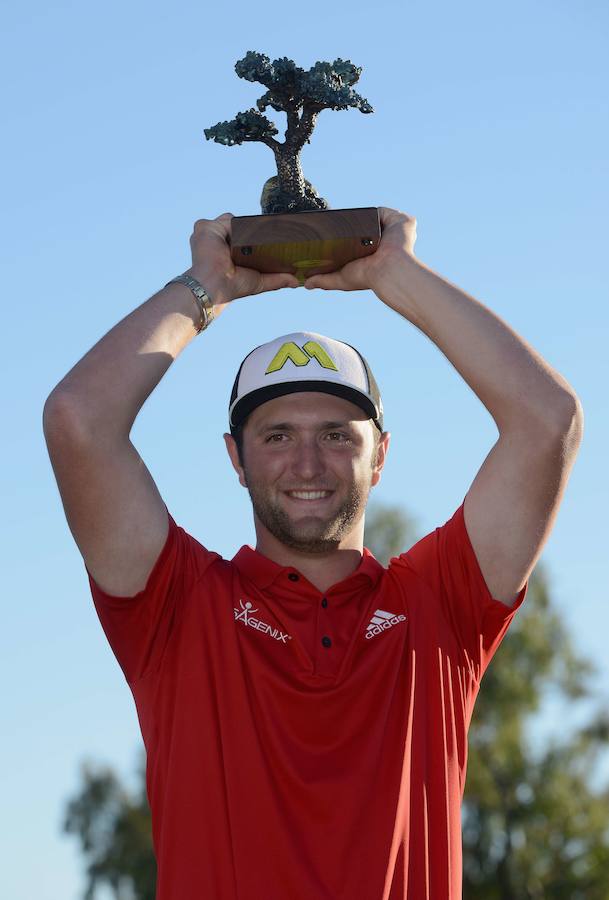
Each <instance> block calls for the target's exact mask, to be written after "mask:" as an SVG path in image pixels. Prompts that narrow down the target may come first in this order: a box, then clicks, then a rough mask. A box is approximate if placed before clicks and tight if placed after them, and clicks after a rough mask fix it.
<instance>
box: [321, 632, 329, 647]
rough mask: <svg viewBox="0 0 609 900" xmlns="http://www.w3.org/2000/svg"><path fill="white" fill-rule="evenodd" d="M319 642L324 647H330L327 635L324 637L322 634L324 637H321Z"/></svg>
mask: <svg viewBox="0 0 609 900" xmlns="http://www.w3.org/2000/svg"><path fill="white" fill-rule="evenodd" d="M321 642H322V644H323V645H324V647H331V646H332V641H331V640H330V638H329V637H328V636H327V635H325V634H324V636H323V637H322V639H321Z"/></svg>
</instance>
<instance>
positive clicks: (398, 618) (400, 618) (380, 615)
mask: <svg viewBox="0 0 609 900" xmlns="http://www.w3.org/2000/svg"><path fill="white" fill-rule="evenodd" d="M405 621H406V616H404V615H402V613H400V614H399V615H396V613H390V612H387V610H385V609H377V610H376V612H375V613H374V615H373V616H372V618H371V619H370V622H369V623H368V627H367V628H366V640H368V639H369V638H373V637H375V636H376V635H377V634H380V633H381V631H387V629H388V628H391V627H392V626H393V625H397V624H398V622H405Z"/></svg>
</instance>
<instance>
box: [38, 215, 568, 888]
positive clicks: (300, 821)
mask: <svg viewBox="0 0 609 900" xmlns="http://www.w3.org/2000/svg"><path fill="white" fill-rule="evenodd" d="M380 211H381V225H382V239H381V243H380V246H379V248H378V250H377V251H376V253H375V254H373V256H370V257H366V258H365V259H362V260H356V261H354V262H352V263H349V264H348V265H346V266H345V267H344V268H343V269H341V270H340V271H338V272H335V273H332V274H328V275H324V276H316V277H314V278H310V279H308V280H307V283H306V287H307V288H308V289H312V288H318V289H321V290H326V289H330V290H342V291H350V290H366V289H368V290H372V291H373V292H374V294H375V295H376V297H377V298H378V299H379V300H380V301H381V302H382V303H384V304H385V305H386V306H389V307H390V308H391V309H393V310H395V311H396V312H397V313H399V314H400V316H402V317H403V318H404V319H406V320H407V321H409V322H411V323H412V324H414V325H415V326H416V327H417V328H418V329H419V330H420V331H422V332H423V333H424V334H426V335H427V336H428V337H429V338H430V339H431V340H433V341H434V343H435V344H436V345H437V346H438V347H439V349H440V350H441V351H442V352H443V353H444V354H445V356H446V357H447V359H449V360H450V362H451V363H452V364H453V366H454V367H455V369H456V370H457V371H458V373H459V374H460V375H461V376H462V377H463V378H464V379H465V381H466V382H467V383H468V384H469V386H470V387H471V388H472V390H473V391H474V392H475V393H476V395H477V396H478V397H479V399H480V400H481V402H482V403H483V404H484V405H485V406H486V408H487V409H488V411H489V413H490V414H491V416H492V417H493V419H494V421H495V423H496V425H497V429H498V432H499V438H498V440H497V442H496V443H495V445H494V446H493V447H492V448H491V450H490V452H489V454H488V456H487V458H486V459H485V460H484V462H483V464H482V466H481V467H480V470H479V472H478V474H477V475H476V478H475V479H474V481H473V483H472V485H471V486H470V488H469V490H468V492H467V494H466V496H465V498H464V500H463V502H462V503H461V504H460V505H459V507H458V508H457V509H456V510H449V511H450V512H451V513H452V515H451V516H450V517H449V518H448V519H447V520H446V521H445V522H444V524H442V525H440V526H438V527H437V528H435V529H434V530H433V531H432V532H430V533H429V534H428V535H426V536H425V537H423V538H422V539H421V540H420V541H418V542H417V543H416V544H415V545H414V546H413V547H411V548H410V549H407V548H405V549H404V552H402V553H401V554H399V555H398V556H396V557H395V558H394V559H392V560H391V561H390V564H389V566H388V567H386V568H385V567H383V566H382V565H381V564H380V563H379V562H378V561H377V560H376V559H375V558H374V556H373V555H372V554H371V553H370V551H369V550H368V549H367V548H365V547H364V546H363V535H364V516H365V508H366V504H367V501H368V497H369V493H370V490H371V489H372V488H374V486H375V485H376V484H378V482H379V480H380V478H381V473H382V469H383V467H384V465H385V463H386V460H387V456H388V449H389V440H390V436H389V433H388V432H387V431H385V430H384V423H383V405H382V402H381V397H380V392H379V388H378V385H377V383H376V381H375V379H374V376H373V375H372V372H371V369H370V366H369V365H368V363H367V361H366V359H365V358H364V357H363V356H362V355H361V353H360V352H359V351H358V350H356V349H355V348H354V347H352V346H350V345H349V344H348V343H345V342H344V341H342V340H338V339H335V338H330V337H327V336H324V335H321V334H317V333H314V332H294V333H292V334H287V335H282V336H280V337H276V338H274V339H271V340H270V341H268V342H267V343H264V344H262V345H260V346H258V347H255V348H254V349H253V350H252V351H251V352H250V353H249V354H248V355H247V356H246V358H245V359H244V360H243V362H242V363H241V365H240V366H239V368H238V371H237V374H236V377H235V381H234V384H233V389H232V393H231V396H230V401H229V409H228V419H229V432H227V433H226V434H225V435H224V439H225V442H226V447H227V450H228V454H229V457H230V461H231V463H232V465H233V467H234V469H235V472H236V473H237V475H238V478H239V481H240V483H241V485H242V486H243V487H244V488H246V489H247V490H248V492H249V496H250V498H251V502H252V509H253V517H254V526H255V532H256V546H255V548H254V547H252V546H250V545H244V546H243V547H241V549H240V550H239V551H238V552H237V554H236V555H235V556H234V557H233V559H230V560H229V559H224V558H222V556H221V555H220V554H219V553H217V552H216V551H214V550H213V549H211V548H208V546H207V539H205V538H204V542H205V543H200V542H199V541H198V540H196V539H195V538H194V537H192V536H191V535H189V534H188V533H187V532H186V531H185V530H184V529H183V528H181V527H179V526H178V525H177V523H176V522H175V520H174V519H173V517H172V516H171V515H170V513H169V511H168V510H167V507H166V506H165V504H164V502H163V500H162V498H161V496H160V494H159V492H158V490H157V488H156V485H155V483H154V481H153V479H152V477H151V475H150V473H149V472H148V470H147V469H146V467H145V465H144V463H143V461H142V460H141V458H140V456H139V454H138V452H137V451H136V449H135V447H134V446H133V444H132V443H131V441H130V439H129V434H130V431H131V427H132V425H133V422H134V420H135V418H136V416H137V414H138V412H139V410H140V408H141V406H142V404H143V403H144V401H145V399H146V398H147V397H148V395H149V394H150V392H151V391H152V390H153V389H154V388H155V386H156V385H157V384H158V383H159V381H160V380H161V378H162V377H163V375H164V374H165V372H166V371H167V369H168V368H169V365H170V364H171V362H172V361H173V359H175V357H176V356H177V355H178V354H179V353H180V352H181V351H182V350H183V349H184V347H185V346H186V345H187V344H188V343H189V342H190V341H191V340H192V338H193V337H194V336H195V334H197V333H200V332H202V331H204V330H205V329H207V327H208V326H209V325H210V324H211V323H212V321H213V319H214V318H215V317H216V316H217V315H219V314H220V313H222V312H223V310H224V309H225V307H226V306H227V305H228V304H229V303H231V302H233V301H234V300H236V299H237V298H240V297H246V296H249V295H252V294H257V293H260V292H262V291H267V290H276V289H279V288H282V287H296V286H297V285H298V282H297V281H296V279H295V278H293V277H292V276H289V275H264V274H261V273H257V272H253V271H251V270H248V269H243V268H235V267H234V266H233V265H232V263H231V260H230V252H229V244H228V241H229V236H230V218H231V216H230V214H228V213H226V214H224V215H223V216H219V217H218V218H217V219H212V220H199V221H198V222H196V223H195V229H194V232H193V235H192V237H191V247H192V256H193V265H192V267H191V269H189V270H188V272H187V273H185V274H184V275H183V276H178V279H173V280H172V281H171V282H169V283H168V284H167V285H166V286H165V287H164V288H163V289H162V290H161V291H159V292H158V293H157V294H155V295H154V296H153V297H151V298H150V299H149V300H147V301H146V302H145V303H144V304H142V305H141V306H140V307H139V308H137V309H136V310H135V311H134V312H132V313H131V314H130V315H128V316H127V317H126V318H125V319H124V320H123V321H122V322H120V323H118V325H116V326H115V327H114V328H113V329H112V330H111V331H110V332H108V334H107V335H105V336H104V337H103V338H102V339H101V340H100V341H99V342H98V343H97V344H96V345H95V346H94V347H93V348H92V349H91V350H90V351H89V352H88V353H87V354H86V355H85V356H84V357H83V358H82V359H81V360H80V362H78V363H77V365H76V366H75V367H74V368H73V369H72V370H71V371H70V372H69V373H68V374H67V375H66V376H65V378H64V379H63V380H62V381H61V382H60V383H59V385H58V386H57V387H56V388H55V389H54V390H53V391H52V393H51V394H50V395H49V398H48V400H47V403H46V405H45V411H44V429H45V436H46V439H47V444H48V447H49V453H50V456H51V461H52V464H53V468H54V471H55V475H56V478H57V482H58V485H59V489H60V493H61V498H62V501H63V504H64V509H65V512H66V516H67V519H68V523H69V526H70V529H71V531H72V533H73V535H74V538H75V540H76V542H77V544H78V547H79V549H80V551H81V553H82V556H83V559H84V562H85V565H86V570H87V573H88V578H89V584H90V588H91V592H92V596H93V601H94V604H95V608H96V610H97V613H98V616H99V619H100V622H101V624H102V627H103V629H104V631H105V634H106V636H107V639H108V641H109V643H110V645H111V647H112V649H113V651H114V653H115V655H116V658H117V660H118V663H119V665H120V666H121V669H122V671H123V673H124V675H125V678H126V681H127V683H128V685H129V687H130V689H131V692H132V694H133V697H134V700H135V703H136V707H137V713H138V718H139V723H140V726H141V731H142V736H143V739H144V743H145V746H146V751H147V771H146V784H147V791H148V798H149V801H150V807H151V813H152V829H153V838H154V849H155V855H156V859H157V866H158V880H157V893H156V897H157V900H204V898H209V900H262V898H264V900H288V898H289V900H347V898H349V900H458V898H460V897H461V882H462V860H461V821H460V806H461V800H462V796H463V789H464V785H465V778H466V766H467V731H468V727H469V723H470V721H471V717H472V713H473V709H474V704H475V700H476V696H477V694H478V691H479V689H480V684H481V681H482V677H483V675H484V672H485V670H486V668H487V666H488V665H489V663H490V661H491V659H492V657H493V655H494V653H495V651H496V650H497V648H498V646H499V644H500V642H501V640H502V639H503V637H504V636H505V634H506V631H507V629H508V627H509V624H510V622H511V621H512V619H513V618H514V616H515V614H516V612H517V610H518V608H519V607H520V605H521V604H522V602H523V601H524V599H525V595H526V591H527V586H528V579H529V576H530V574H531V572H532V570H533V568H534V566H535V563H536V561H537V559H538V558H539V556H540V554H541V551H542V548H543V546H544V545H545V543H546V541H547V539H548V536H549V534H550V532H551V529H552V526H553V523H554V520H555V518H556V514H557V512H558V507H559V505H560V502H561V499H562V496H563V494H564V490H565V487H566V484H567V481H568V477H569V474H570V471H571V469H572V466H573V463H574V461H575V458H576V455H577V451H578V448H579V445H580V442H581V438H582V433H583V413H582V410H581V404H580V403H579V400H578V398H577V396H576V394H575V392H574V391H573V389H572V388H571V386H570V385H569V384H568V382H566V380H565V379H564V378H563V377H562V376H561V375H560V374H559V373H557V372H556V371H555V370H554V369H553V368H552V367H551V366H550V365H549V364H548V363H547V362H545V360H543V359H542V358H541V356H540V355H539V354H538V353H536V351H535V350H533V348H532V347H530V345H529V344H527V343H526V342H525V341H524V340H523V339H522V338H520V337H519V336H518V335H517V334H516V333H515V332H514V331H513V330H512V329H510V328H509V326H507V325H506V324H505V323H504V322H503V321H502V320H501V319H499V318H498V317H497V316H496V315H495V314H494V313H492V312H491V310H489V309H488V308H487V307H485V306H483V305H482V304H481V303H479V302H478V301H476V300H474V299H473V298H472V297H470V296H469V295H467V294H465V293H464V292H462V291H460V290H459V289H458V288H456V287H455V286H454V285H452V284H450V283H449V282H447V281H446V280H445V279H443V278H442V277H441V276H439V275H438V274H437V273H435V272H433V271H432V270H431V269H429V268H428V267H426V266H425V265H424V264H423V263H421V262H419V261H418V260H417V259H416V257H415V256H414V252H413V251H414V242H415V225H416V223H415V220H414V219H413V218H412V217H410V216H408V215H406V214H405V213H402V212H399V211H397V210H391V209H387V208H385V207H382V208H381V210H380ZM404 374H405V373H396V377H404ZM402 412H403V411H400V410H397V411H396V414H401V413H402ZM188 477H192V475H189V476H188ZM202 530H204V531H206V532H207V534H208V535H209V541H210V542H211V541H213V511H210V514H209V516H208V520H207V525H205V524H203V525H202ZM497 664H500V661H498V663H497Z"/></svg>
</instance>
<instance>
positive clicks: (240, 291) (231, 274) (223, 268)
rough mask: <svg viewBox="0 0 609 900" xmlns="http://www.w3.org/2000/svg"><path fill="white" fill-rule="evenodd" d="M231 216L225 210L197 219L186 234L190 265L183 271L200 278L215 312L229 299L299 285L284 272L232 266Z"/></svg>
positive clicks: (229, 300) (198, 279)
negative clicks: (190, 257)
mask: <svg viewBox="0 0 609 900" xmlns="http://www.w3.org/2000/svg"><path fill="white" fill-rule="evenodd" d="M232 218H233V215H232V213H228V212H227V213H223V214H222V215H221V216H218V217H217V218H216V219H198V220H197V221H196V222H195V225H194V231H193V233H192V235H191V237H190V248H191V251H192V267H191V268H190V269H187V274H188V275H192V277H193V278H196V279H197V281H200V282H201V284H202V285H203V287H204V288H205V290H206V291H207V292H208V294H209V296H210V297H211V300H212V303H213V305H214V314H215V315H218V314H219V313H220V312H222V310H223V309H224V307H225V306H227V304H228V303H230V302H231V300H237V299H239V298H240V297H248V296H251V295H252V294H262V293H264V292H265V291H278V290H280V289H281V288H287V287H299V286H300V283H299V281H298V279H297V278H296V276H295V275H289V274H288V273H286V272H277V273H267V272H258V271H256V270H255V269H246V268H244V267H243V266H235V264H234V263H233V261H232V259H231V255H230V232H231V219H232Z"/></svg>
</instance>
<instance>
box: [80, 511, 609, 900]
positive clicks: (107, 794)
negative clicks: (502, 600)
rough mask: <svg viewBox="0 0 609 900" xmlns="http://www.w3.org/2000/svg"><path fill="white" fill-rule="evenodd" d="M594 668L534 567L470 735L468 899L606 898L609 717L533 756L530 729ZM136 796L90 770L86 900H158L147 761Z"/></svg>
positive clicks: (577, 690)
mask: <svg viewBox="0 0 609 900" xmlns="http://www.w3.org/2000/svg"><path fill="white" fill-rule="evenodd" d="M416 539H417V536H416V535H415V531H414V526H413V523H412V520H411V519H409V518H408V517H407V516H406V515H405V514H404V512H403V511H402V510H401V508H400V507H396V506H382V505H375V506H373V507H372V508H369V509H368V511H367V515H366V527H365V535H364V544H365V546H367V547H368V548H369V549H370V550H371V551H372V552H373V553H374V555H375V556H376V558H377V559H378V560H379V561H380V562H383V564H387V562H388V560H389V559H390V558H391V557H392V556H396V555H398V554H399V553H402V552H405V551H406V550H407V549H408V548H409V547H410V546H412V544H413V543H414V542H415V541H416ZM595 671H596V669H595V667H594V666H593V665H592V664H591V663H590V662H589V661H587V660H584V659H582V658H581V657H579V656H578V655H577V654H576V652H575V650H574V647H573V645H572V642H571V638H570V635H569V632H568V631H567V629H566V628H565V626H564V625H563V623H562V621H561V618H560V616H559V615H558V614H557V613H556V611H555V610H554V609H553V608H552V604H551V601H550V595H549V590H548V584H547V579H546V576H545V573H544V570H543V568H542V566H541V565H539V564H538V565H537V567H536V569H535V572H534V574H533V577H532V578H531V582H530V585H529V590H528V593H527V599H526V600H525V602H524V604H523V605H522V607H521V608H520V609H519V610H518V612H517V614H516V617H515V619H514V621H513V622H512V624H511V626H510V629H509V632H508V634H507V635H506V637H505V638H504V640H503V643H502V644H501V646H500V647H499V649H498V651H497V652H496V654H495V657H494V658H493V660H492V662H491V664H490V666H489V668H488V669H487V671H486V673H485V675H484V677H483V679H482V683H481V688H480V693H479V695H478V698H477V700H476V707H475V710H474V715H473V719H472V723H471V727H470V731H469V761H468V770H467V782H466V785H465V795H464V801H463V816H462V820H463V896H464V898H465V900H548V898H551V900H609V788H608V787H607V786H604V787H602V788H598V787H594V786H593V783H592V782H593V776H594V774H595V769H596V767H597V766H598V763H599V762H600V761H602V759H603V758H606V756H605V754H606V750H607V746H608V743H609V712H608V711H607V710H606V709H604V708H602V709H601V710H600V711H598V712H596V713H594V714H592V716H591V717H590V718H589V721H588V723H587V724H586V725H585V726H583V727H580V728H578V729H575V730H571V731H570V732H569V733H568V734H566V735H564V737H563V739H562V740H561V741H558V740H557V739H556V738H552V739H548V740H547V741H546V745H545V746H544V748H543V750H542V752H538V753H535V752H533V749H532V747H531V746H530V741H529V739H528V730H529V729H530V727H531V726H532V725H534V724H535V715H536V713H538V712H539V710H540V708H541V707H542V705H543V701H544V700H545V699H546V698H547V697H548V696H553V697H558V698H562V699H563V701H564V702H565V703H570V704H571V706H572V707H573V706H574V705H575V704H577V703H578V702H580V703H581V702H582V701H587V703H588V704H589V703H590V701H591V699H592V698H593V696H594V695H593V691H592V689H591V687H590V680H591V678H592V676H593V675H594V674H595ZM139 777H140V783H141V790H140V793H139V795H138V796H137V797H135V798H131V797H130V796H129V795H128V793H127V792H126V791H125V790H124V789H123V788H122V787H121V785H120V783H119V781H118V779H117V777H116V776H115V775H114V774H113V773H112V772H111V771H110V770H108V769H101V770H100V771H98V772H97V773H96V774H95V773H94V772H93V771H92V769H91V768H90V767H89V766H86V765H85V766H84V767H83V786H82V789H81V791H80V793H79V794H78V795H77V796H76V797H74V798H73V799H72V800H71V801H70V802H69V803H68V806H67V813H66V819H65V830H66V831H67V832H70V833H72V834H76V835H78V836H79V838H80V842H81V846H82V851H83V855H84V856H85V858H86V859H87V875H88V883H87V889H86V893H85V895H84V900H94V898H95V891H96V889H97V887H101V886H102V885H103V886H104V887H110V888H111V889H112V890H113V891H114V896H115V897H116V898H118V900H123V898H124V900H127V898H129V900H154V882H155V880H156V866H155V861H154V856H153V852H152V839H151V828H150V819H149V810H148V805H147V801H146V795H145V777H144V765H143V762H142V765H141V768H140V773H139Z"/></svg>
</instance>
